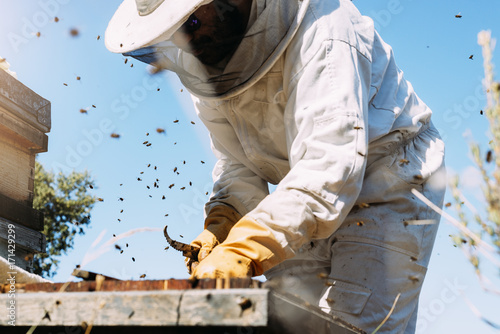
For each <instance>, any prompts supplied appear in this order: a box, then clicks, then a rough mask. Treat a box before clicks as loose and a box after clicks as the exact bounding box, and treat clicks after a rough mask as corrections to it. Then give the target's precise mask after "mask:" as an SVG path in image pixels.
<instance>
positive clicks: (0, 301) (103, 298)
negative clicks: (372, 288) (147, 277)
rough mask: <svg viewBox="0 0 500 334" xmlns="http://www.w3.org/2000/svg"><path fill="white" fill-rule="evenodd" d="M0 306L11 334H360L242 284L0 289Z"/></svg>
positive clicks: (295, 301) (282, 295)
mask: <svg viewBox="0 0 500 334" xmlns="http://www.w3.org/2000/svg"><path fill="white" fill-rule="evenodd" d="M101 278H102V276H101ZM13 290H15V300H16V301H15V304H14V306H10V304H9V302H10V300H11V299H10V297H9V295H10V294H12V291H13ZM0 305H1V306H2V308H3V307H5V309H9V307H10V308H11V309H13V310H14V311H13V312H12V317H3V316H1V315H0V328H1V327H2V326H9V333H11V334H16V333H26V332H27V331H28V330H29V329H30V328H31V329H34V328H35V327H36V330H35V333H39V334H50V333H59V332H62V333H67V332H68V333H69V332H71V333H88V332H91V333H93V334H99V333H102V334H114V333H117V334H118V333H119V334H128V333H130V334H136V333H148V334H163V333H169V334H177V333H179V334H180V333H182V334H241V333H252V334H304V333H333V334H366V333H365V332H364V331H363V330H361V329H359V328H356V327H355V326H353V325H351V324H349V323H347V322H345V321H343V320H341V319H339V318H337V317H335V316H331V315H327V314H325V313H323V312H322V311H321V309H320V308H319V307H316V306H313V305H311V304H309V303H307V302H305V301H303V300H301V299H300V298H298V297H297V296H294V295H293V294H290V293H288V292H283V291H279V290H276V289H275V288H273V287H268V286H266V285H265V284H261V282H258V281H253V280H251V279H249V278H248V279H245V278H232V279H230V280H224V279H215V280H214V279H205V280H200V281H191V280H176V279H170V280H153V281H117V280H112V281H109V280H108V279H103V278H102V279H96V280H95V281H87V282H72V283H69V282H68V283H55V284H52V283H36V284H16V285H15V287H14V288H13V287H12V286H11V285H9V284H5V285H1V284H0ZM0 314H1V313H0ZM13 325H15V326H13ZM90 330H91V331H90ZM0 331H1V329H0Z"/></svg>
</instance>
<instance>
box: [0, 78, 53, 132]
mask: <svg viewBox="0 0 500 334" xmlns="http://www.w3.org/2000/svg"><path fill="white" fill-rule="evenodd" d="M0 106H2V107H4V108H5V109H6V110H9V111H11V112H13V113H15V114H16V115H18V116H19V117H20V118H22V119H23V120H25V121H26V122H28V123H29V124H31V125H33V126H34V127H36V128H37V129H39V130H41V131H43V132H49V131H50V126H51V124H50V102H49V101H48V100H46V99H44V98H43V97H41V96H40V95H38V94H36V93H35V92H33V91H32V90H31V89H29V88H28V87H26V86H25V85H23V84H22V83H21V82H19V81H18V80H17V79H15V78H14V77H12V76H11V75H9V74H8V73H6V72H5V71H0Z"/></svg>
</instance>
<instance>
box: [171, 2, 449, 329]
mask: <svg viewBox="0 0 500 334" xmlns="http://www.w3.org/2000/svg"><path fill="white" fill-rule="evenodd" d="M287 1H288V0H287ZM276 3H280V2H279V1H276V0H255V1H254V8H253V12H252V16H253V17H254V18H253V20H252V21H253V22H252V23H253V26H252V27H251V28H250V30H252V29H254V30H255V29H259V25H261V27H260V29H266V25H271V26H272V25H273V24H276V22H280V21H283V20H280V17H281V16H280V15H281V12H280V10H281V11H282V10H283V9H282V8H281V9H280V6H273V4H274V5H276ZM281 3H283V1H281ZM298 3H299V4H301V6H300V10H299V14H298V15H297V16H296V17H295V19H294V20H291V21H292V22H291V23H290V28H289V30H292V28H293V27H294V24H295V25H296V29H295V31H293V32H290V31H289V30H288V31H286V34H285V37H284V38H283V39H282V40H281V41H283V40H287V38H288V37H289V39H288V40H287V41H286V42H285V43H281V44H280V45H279V47H278V48H277V49H276V50H274V49H273V50H272V53H269V57H267V58H264V62H263V63H262V64H260V67H259V69H258V70H256V71H255V74H254V75H253V76H251V77H250V78H249V79H248V80H246V81H245V82H243V83H241V84H239V85H238V87H237V89H233V90H229V91H228V92H223V93H222V94H220V95H219V96H214V95H211V96H209V94H207V95H206V96H204V95H203V93H199V91H197V90H196V87H195V88H193V89H191V90H190V91H191V92H192V93H193V100H194V104H195V107H196V110H197V112H198V114H199V117H200V119H201V120H202V121H203V122H204V124H205V125H206V127H207V128H208V130H209V131H210V133H211V140H212V146H213V150H214V153H215V154H216V156H217V157H218V159H219V160H218V162H217V164H216V166H215V168H214V172H213V176H214V190H213V194H212V197H211V199H210V201H209V203H207V207H206V209H207V211H208V210H209V209H210V208H211V207H213V206H215V205H220V204H225V205H229V206H231V207H233V208H234V209H236V210H237V211H238V212H239V213H240V214H241V215H247V216H250V217H251V218H254V219H255V220H256V221H258V222H259V223H261V224H265V225H267V226H268V227H270V228H271V229H272V230H273V232H274V235H275V237H276V238H277V239H278V240H279V241H280V242H281V244H282V245H283V247H284V248H285V250H286V252H287V255H288V258H289V259H288V260H286V261H285V262H283V263H281V264H280V265H278V266H276V267H274V268H272V269H271V270H269V271H268V272H266V273H265V275H266V277H267V278H268V279H269V280H270V281H271V282H277V284H279V285H280V286H282V287H283V288H284V289H286V290H288V291H289V292H293V293H296V294H298V295H300V296H301V297H302V298H303V299H305V300H307V301H308V302H310V303H315V304H316V305H319V306H320V307H321V308H322V309H323V310H324V311H325V312H328V313H331V314H333V315H335V316H337V317H340V318H342V319H345V320H347V321H348V322H350V323H352V324H354V325H356V326H358V327H360V328H362V329H364V330H365V331H367V332H370V331H372V330H373V329H375V328H376V327H377V326H378V325H379V323H380V322H381V321H382V320H383V319H384V317H385V316H386V315H387V313H388V312H389V310H390V308H391V306H392V304H393V302H394V300H395V298H396V296H397V294H398V293H401V296H400V298H399V301H398V303H397V305H396V309H395V311H394V313H393V315H392V316H391V318H390V319H389V320H388V322H387V323H386V324H385V325H384V326H383V327H382V328H381V330H380V332H381V333H383V332H386V333H404V332H407V333H411V332H414V330H415V328H414V327H415V321H416V310H417V303H418V294H419V292H420V289H421V285H422V282H423V279H424V276H425V271H426V267H427V264H428V260H429V257H430V253H431V250H432V245H433V243H434V237H435V233H436V230H437V221H438V219H439V218H438V217H436V215H435V214H434V213H433V212H432V210H431V209H429V208H428V207H427V206H426V205H425V204H423V203H422V202H420V201H419V200H418V199H416V198H415V197H414V196H413V195H412V193H411V192H410V191H411V189H412V188H415V189H416V190H418V191H420V192H422V193H423V194H424V195H425V196H426V197H427V198H429V199H430V200H431V201H433V202H434V203H436V204H438V205H442V199H443V195H444V188H443V187H440V186H439V185H436V183H435V182H432V181H433V180H434V179H435V178H437V177H440V178H442V177H443V175H440V176H436V175H437V173H438V172H439V171H442V170H443V169H444V167H443V160H444V145H443V142H442V141H441V139H440V138H439V134H438V133H437V131H436V129H435V128H434V127H433V125H432V123H431V120H430V117H431V110H430V109H429V108H428V107H427V106H426V105H425V104H424V103H423V102H422V101H421V100H420V99H419V98H418V97H417V95H416V94H415V93H414V91H413V88H412V86H411V85H410V83H408V82H407V81H406V80H405V79H404V78H403V73H402V72H401V71H400V70H399V69H398V67H397V66H396V64H395V61H394V58H393V53H392V50H391V48H390V47H389V46H388V45H387V44H385V43H384V42H383V41H382V40H381V38H380V37H379V35H378V34H377V33H376V32H375V30H374V28H373V22H372V20H371V19H369V18H367V17H363V16H361V15H360V14H359V12H358V11H357V10H356V9H355V7H354V5H352V3H351V2H350V1H347V0H340V1H339V0H331V1H325V0H310V1H299V2H298ZM284 7H286V6H284ZM266 8H269V10H268V11H266ZM271 8H273V9H272V11H274V12H272V13H269V11H271ZM302 14H303V19H302V17H301V15H302ZM265 15H267V18H269V17H273V16H274V17H275V18H276V19H275V20H269V19H262V18H263V17H264V16H265ZM270 15H271V16H270ZM283 15H288V14H283ZM287 17H288V16H287ZM287 29H288V28H287ZM270 30H272V31H274V30H273V29H268V31H270ZM249 35H251V34H250V33H249ZM287 36H288V37H287ZM252 38H254V43H258V41H259V39H258V38H259V36H258V35H257V36H256V37H252ZM265 38H267V39H269V38H272V36H271V37H269V36H266V37H265ZM249 41H251V39H249V40H247V41H245V40H244V42H243V43H242V45H243V47H244V46H245V45H244V43H245V42H249ZM266 41H268V40H266ZM247 44H248V43H247ZM280 49H281V51H280ZM240 51H241V50H238V51H237V53H236V54H235V55H236V56H237V55H239V54H242V53H241V52H240ZM245 51H246V57H247V59H252V57H253V56H254V55H256V54H257V53H258V52H259V51H258V48H257V49H250V51H251V52H248V49H245ZM176 61H177V62H176V64H177V66H180V67H182V66H184V69H190V70H192V67H189V66H188V65H187V64H188V63H187V62H184V61H182V57H178V58H177V60H176ZM231 61H233V60H231ZM249 61H250V60H249ZM262 69H264V70H262ZM180 77H181V80H182V79H183V78H182V74H180ZM183 82H184V83H186V81H183ZM187 88H188V89H189V88H190V87H189V84H187ZM433 176H436V177H434V178H433ZM268 183H272V184H277V188H276V190H275V191H274V192H273V193H271V194H269V191H268ZM432 220H435V221H434V222H435V223H436V224H423V223H424V222H427V223H428V222H429V221H430V222H432ZM419 222H421V223H419ZM319 273H324V274H327V275H328V277H329V278H328V280H327V284H325V280H324V279H320V278H318V274H319Z"/></svg>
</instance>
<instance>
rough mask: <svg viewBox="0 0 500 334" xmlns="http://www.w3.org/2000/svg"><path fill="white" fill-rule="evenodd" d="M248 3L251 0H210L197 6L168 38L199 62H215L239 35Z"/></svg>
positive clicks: (226, 54) (234, 45)
mask: <svg viewBox="0 0 500 334" xmlns="http://www.w3.org/2000/svg"><path fill="white" fill-rule="evenodd" d="M179 1H182V0H179ZM251 5H252V0H214V1H213V2H211V3H210V4H208V5H205V6H201V7H200V8H198V10H196V11H195V12H194V13H193V14H192V15H191V16H190V17H189V19H188V20H187V21H186V22H185V23H184V24H183V26H182V27H181V28H180V29H179V30H177V31H176V32H175V33H174V35H173V36H172V38H171V40H172V42H173V43H174V44H175V45H176V46H177V47H179V48H180V49H182V50H183V51H186V52H189V53H191V54H192V55H193V56H195V57H196V58H197V59H198V60H200V61H201V62H202V63H203V64H205V65H216V64H217V63H219V62H220V61H222V60H224V59H225V58H226V57H229V56H231V55H232V54H233V53H234V51H235V50H236V49H237V47H238V45H239V44H240V42H241V40H242V39H243V37H244V35H245V30H246V27H247V24H248V17H249V15H250V9H251Z"/></svg>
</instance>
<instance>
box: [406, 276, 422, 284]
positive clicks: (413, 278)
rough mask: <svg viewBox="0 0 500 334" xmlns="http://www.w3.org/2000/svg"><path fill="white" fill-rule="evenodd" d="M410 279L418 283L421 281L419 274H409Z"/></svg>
mask: <svg viewBox="0 0 500 334" xmlns="http://www.w3.org/2000/svg"><path fill="white" fill-rule="evenodd" d="M408 279H409V280H410V281H412V282H413V283H418V282H419V281H420V279H419V278H418V277H417V276H414V275H411V276H408Z"/></svg>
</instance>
